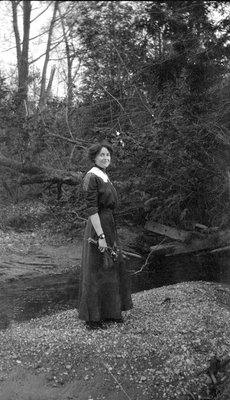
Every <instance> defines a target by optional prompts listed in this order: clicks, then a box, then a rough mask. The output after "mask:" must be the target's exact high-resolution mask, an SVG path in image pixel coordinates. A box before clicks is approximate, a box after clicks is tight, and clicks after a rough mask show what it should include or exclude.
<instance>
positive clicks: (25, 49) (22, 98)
mask: <svg viewBox="0 0 230 400" xmlns="http://www.w3.org/2000/svg"><path fill="white" fill-rule="evenodd" d="M17 5H18V2H16V1H12V12H13V27H14V34H15V41H16V51H17V66H18V94H17V98H16V102H17V106H18V107H21V106H23V107H24V104H26V103H27V93H28V74H29V60H28V57H29V34H30V15H31V1H28V0H24V1H23V41H22V47H21V39H20V33H19V29H18V17H17Z"/></svg>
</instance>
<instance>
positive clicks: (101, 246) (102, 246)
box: [98, 239, 108, 253]
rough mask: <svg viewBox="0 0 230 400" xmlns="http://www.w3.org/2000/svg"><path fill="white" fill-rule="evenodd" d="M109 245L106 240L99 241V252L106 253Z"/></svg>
mask: <svg viewBox="0 0 230 400" xmlns="http://www.w3.org/2000/svg"><path fill="white" fill-rule="evenodd" d="M107 247H108V246H107V243H106V240H105V239H99V240H98V248H99V250H100V251H101V252H102V253H104V251H105V250H106V249H107Z"/></svg>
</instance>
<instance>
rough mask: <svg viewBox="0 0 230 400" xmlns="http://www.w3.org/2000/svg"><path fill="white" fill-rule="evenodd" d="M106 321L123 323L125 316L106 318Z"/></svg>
mask: <svg viewBox="0 0 230 400" xmlns="http://www.w3.org/2000/svg"><path fill="white" fill-rule="evenodd" d="M104 321H105V322H115V323H116V324H123V322H124V320H123V318H106V319H105V320H104Z"/></svg>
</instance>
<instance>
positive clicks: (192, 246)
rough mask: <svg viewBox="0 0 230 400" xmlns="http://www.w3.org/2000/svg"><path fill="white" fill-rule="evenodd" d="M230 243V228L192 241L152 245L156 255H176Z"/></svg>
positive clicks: (212, 248) (211, 248)
mask: <svg viewBox="0 0 230 400" xmlns="http://www.w3.org/2000/svg"><path fill="white" fill-rule="evenodd" d="M229 244H230V230H225V231H220V232H216V233H213V234H210V235H208V236H207V237H206V238H205V239H193V240H192V241H191V242H190V243H178V242H171V243H167V244H165V245H156V246H151V247H150V250H151V253H152V254H155V255H165V256H174V255H178V254H185V253H194V252H199V251H203V250H205V251H211V250H214V249H218V248H223V247H225V246H227V245H229Z"/></svg>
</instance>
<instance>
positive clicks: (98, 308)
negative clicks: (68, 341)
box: [79, 142, 133, 329]
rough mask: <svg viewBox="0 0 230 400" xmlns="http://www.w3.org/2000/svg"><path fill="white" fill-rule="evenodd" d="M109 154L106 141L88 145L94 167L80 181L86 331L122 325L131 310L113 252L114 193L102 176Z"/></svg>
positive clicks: (119, 257) (122, 269)
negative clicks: (84, 222)
mask: <svg viewBox="0 0 230 400" xmlns="http://www.w3.org/2000/svg"><path fill="white" fill-rule="evenodd" d="M112 153H113V150H112V147H111V145H110V144H108V143H106V142H102V143H97V144H94V145H92V146H91V147H90V149H89V153H88V155H89V159H90V160H91V161H92V162H93V163H94V167H93V168H92V169H90V170H89V171H88V173H87V174H86V175H85V177H84V180H83V190H84V192H85V197H86V206H87V214H88V221H87V225H86V228H85V234H84V242H83V252H82V265H81V277H80V297H79V318H80V319H82V320H84V321H85V322H86V327H87V328H88V329H100V328H105V325H104V324H103V322H106V321H114V322H123V319H122V314H121V312H122V311H125V310H129V309H131V308H132V307H133V305H132V299H131V292H130V287H129V282H128V279H127V275H126V271H125V265H124V260H123V257H122V253H121V250H119V251H118V250H117V249H118V238H117V230H116V225H115V220H114V210H115V208H116V206H117V193H116V190H115V188H114V186H113V185H112V183H111V181H110V180H109V178H108V175H107V174H106V169H107V168H108V166H109V165H110V162H111V156H112ZM111 252H112V254H111ZM111 255H112V256H113V257H111Z"/></svg>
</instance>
